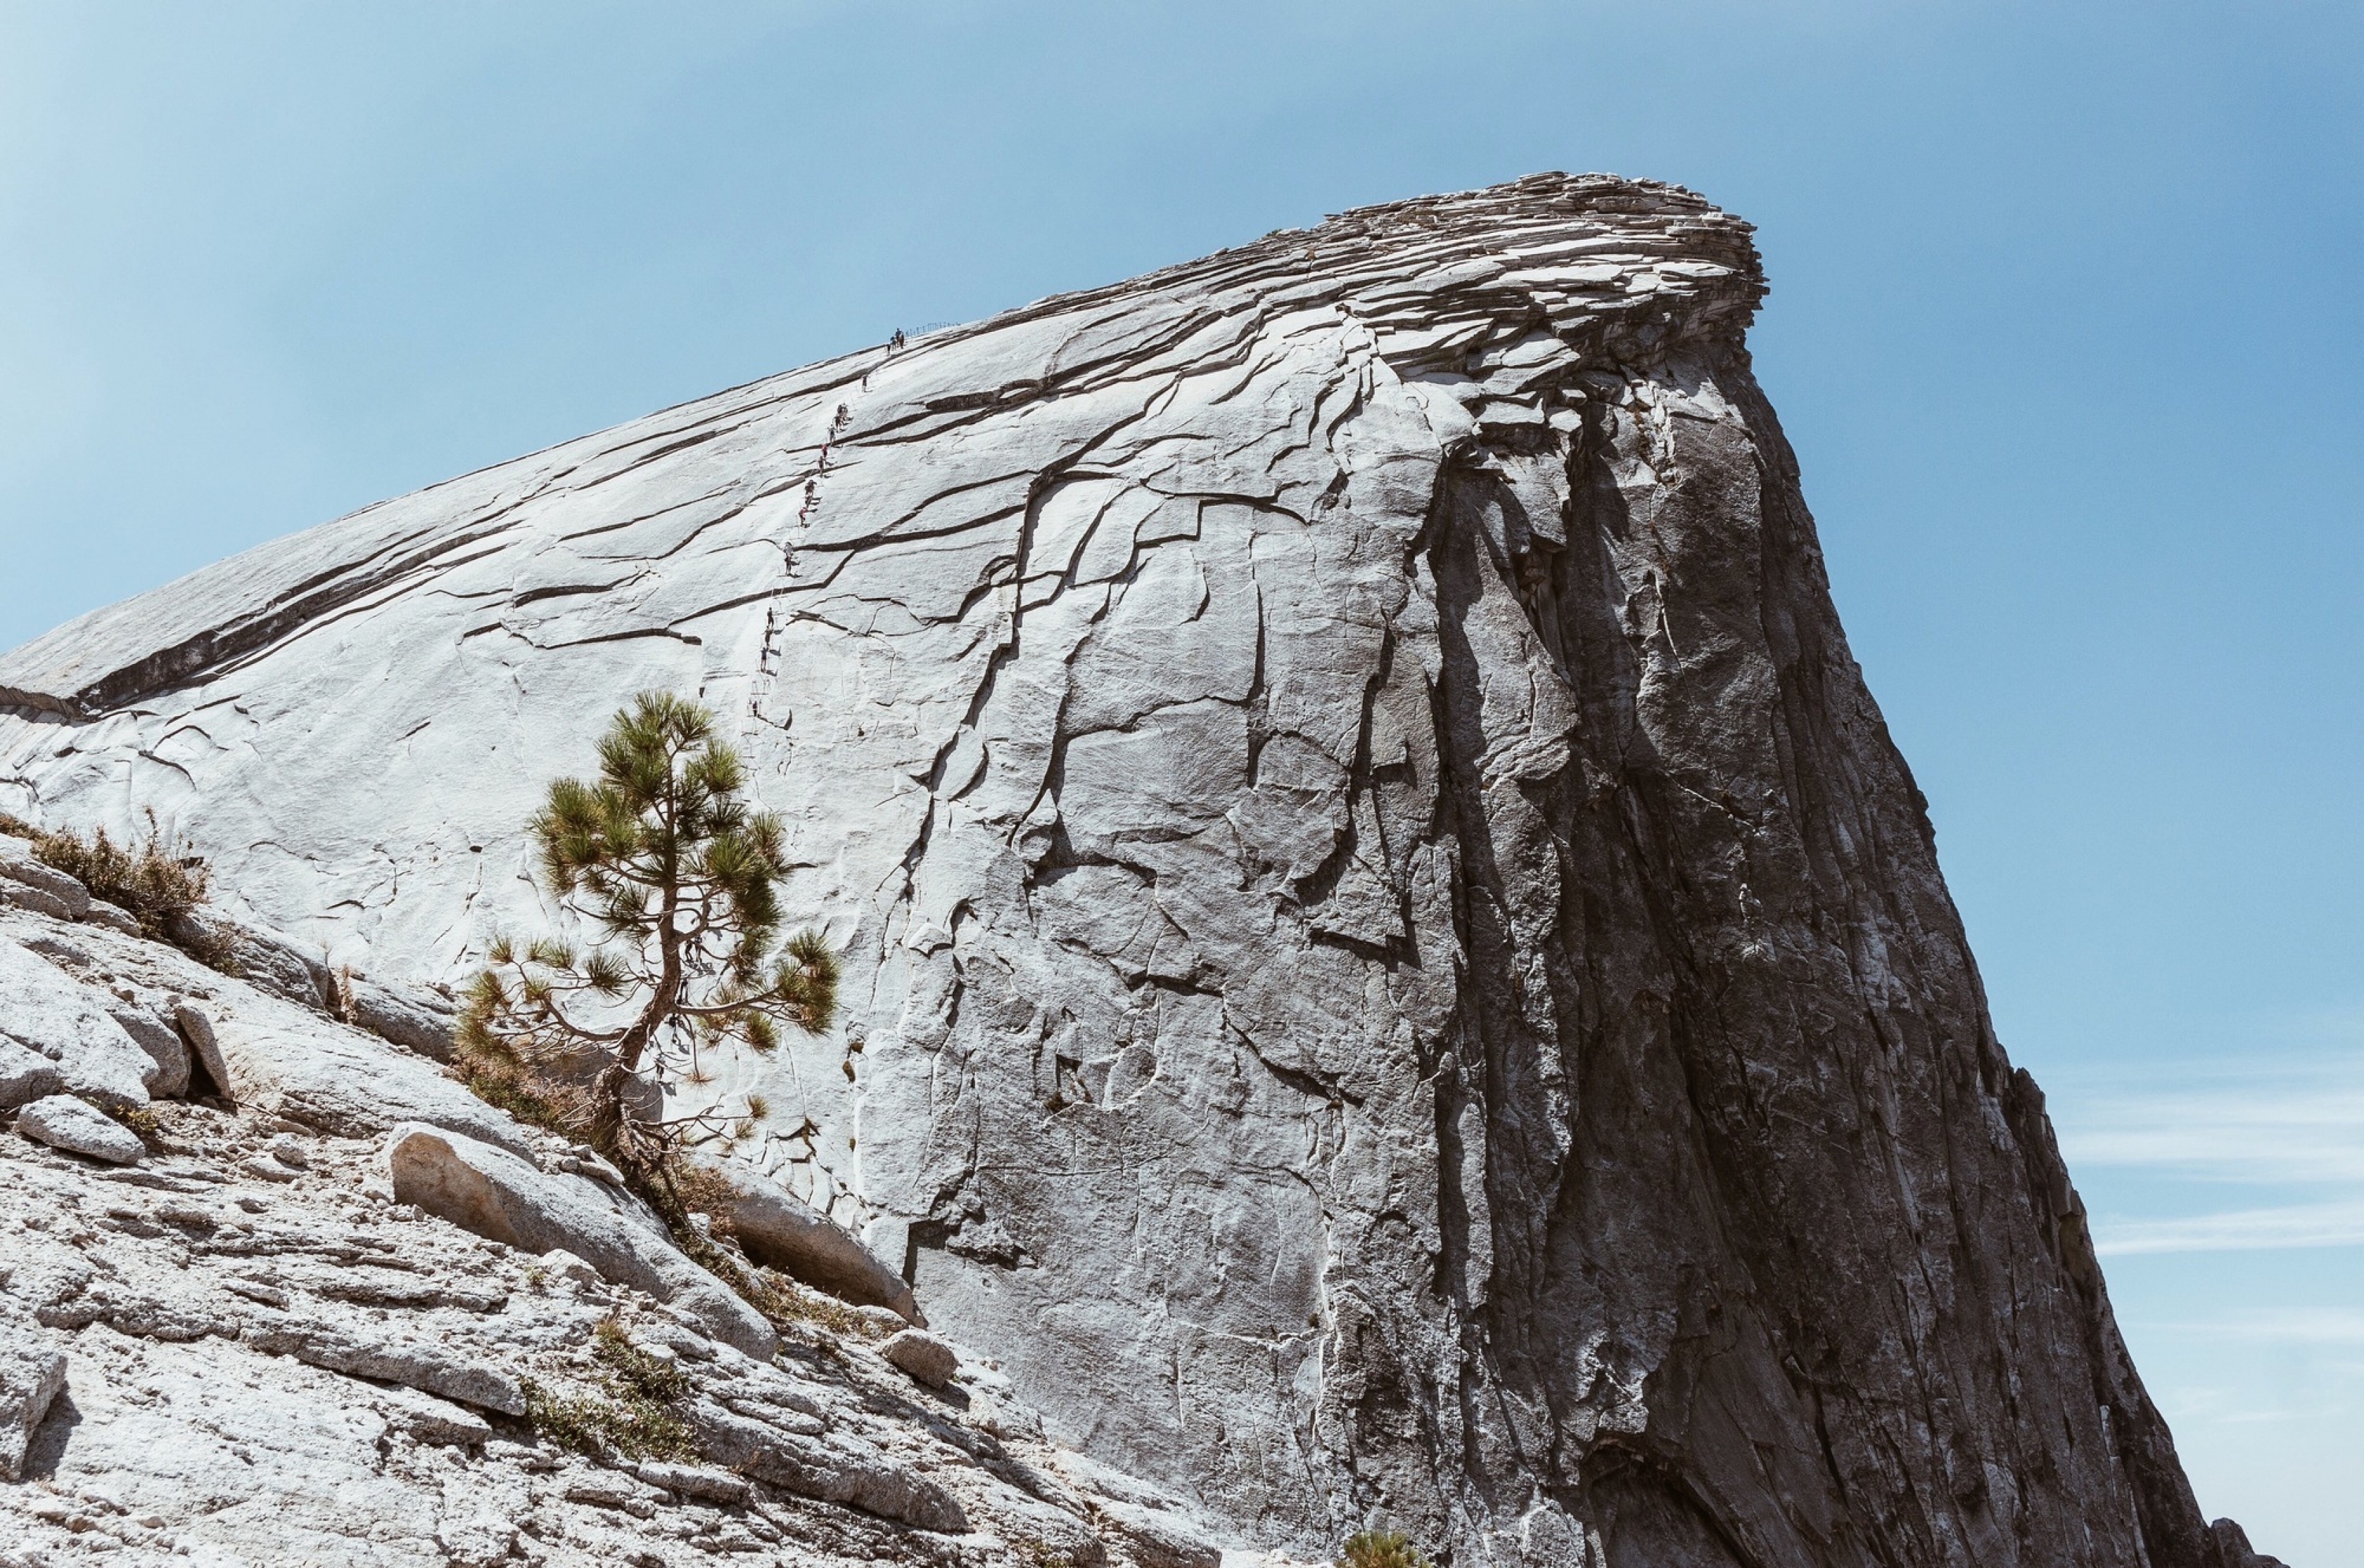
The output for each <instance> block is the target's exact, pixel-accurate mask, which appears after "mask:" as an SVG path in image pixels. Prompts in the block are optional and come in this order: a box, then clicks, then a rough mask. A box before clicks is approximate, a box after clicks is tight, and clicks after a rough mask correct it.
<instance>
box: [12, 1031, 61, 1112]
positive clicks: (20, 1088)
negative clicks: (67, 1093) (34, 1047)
mask: <svg viewBox="0 0 2364 1568" xmlns="http://www.w3.org/2000/svg"><path fill="white" fill-rule="evenodd" d="M63 1087H65V1078H64V1076H63V1075H62V1074H61V1073H59V1072H58V1064H57V1063H56V1062H52V1061H50V1059H49V1058H48V1057H46V1056H43V1055H41V1054H39V1052H38V1051H28V1050H27V1049H26V1048H25V1047H24V1046H21V1045H19V1044H17V1042H16V1041H15V1040H10V1039H9V1038H8V1037H7V1036H6V1035H5V1034H0V1111H8V1110H15V1109H16V1108H17V1106H21V1105H25V1104H27V1103H28V1102H30V1101H33V1100H38V1099H42V1098H44V1097H46V1096H48V1095H54V1094H56V1093H57V1092H58V1091H59V1090H60V1089H61V1088H63Z"/></svg>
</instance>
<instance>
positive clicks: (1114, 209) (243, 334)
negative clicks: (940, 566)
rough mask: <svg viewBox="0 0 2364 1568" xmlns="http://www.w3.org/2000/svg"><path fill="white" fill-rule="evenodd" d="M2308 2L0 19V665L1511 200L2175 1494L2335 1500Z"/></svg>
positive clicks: (2335, 354) (2328, 1524) (2343, 1393)
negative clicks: (1743, 599)
mask: <svg viewBox="0 0 2364 1568" xmlns="http://www.w3.org/2000/svg"><path fill="white" fill-rule="evenodd" d="M2359 105H2364V7H2359V6H2357V5H2355V4H2354V3H2353V0H2348V3H2345V4H2336V5H2335V4H2300V3H2290V4H2278V3H2274V0H2259V3H2256V4H2249V5H2243V6H2233V5H2189V4H2178V3H2175V0H2151V3H2147V4H2140V5H2132V4H2129V5H2079V4H2073V3H2071V4H2061V3H2053V4H2043V5H2036V4H2012V3H2008V0H2004V3H1995V0H1982V3H1967V0H1966V3H1959V4H1954V3H1945V0H1928V3H1923V4H1911V3H1891V4H1872V3H1869V0H1864V3H1859V4H1858V3H1850V0H1826V3H1818V4H1801V5H1784V4H1779V3H1770V4H1768V3H1756V4H1739V3H1718V0H1691V3H1679V0H1678V3H1654V4H1632V3H1627V4H1619V5H1598V4H1590V3H1586V0H1553V3H1551V4H1534V5H1526V4H1486V3H1483V0H1462V3H1460V4H1456V5H1451V6H1447V5H1443V4H1433V5H1411V4H1398V3H1393V0H1357V3H1355V4H1336V5H1314V4H1290V3H1288V0H1260V3H1258V4H1254V5H1233V4H1226V3H1221V0H1210V3H1203V4H1198V5H1192V6H1170V5H1158V4H1132V5H1109V4H1106V3H1102V4H1098V5H1082V4H1077V5H1043V4H1017V3H1009V4H991V3H984V0H970V3H968V4H962V5H921V4H898V3H894V0H873V3H871V4H866V5H855V4H811V5H796V4H787V3H777V4H772V5H766V6H733V5H730V4H725V3H721V0H708V3H705V4H701V5H698V6H655V5H645V6H621V5H598V4H593V3H588V0H585V3H580V4H574V5H570V6H540V5H533V4H528V3H525V0H505V3H504V4H503V5H501V6H483V5H480V4H467V5H446V6H437V5H432V4H410V5H406V6H398V7H396V6H377V7H362V6H298V5H289V6H255V5H244V4H237V3H234V0H209V3H208V4H207V5H206V6H160V5H152V4H150V5H139V6H131V5H115V4H107V3H104V0H77V3H72V4H68V3H66V0H58V3H56V4H38V5H28V4H21V3H13V0H0V562H5V566H0V644H6V643H13V642H16V641H18V640H21V639H23V638H25V637H28V636H30V635H32V634H33V633H35V632H37V631H39V630H40V629H42V628H46V627H47V626H49V625H50V624H52V623H53V622H55V621H57V620H60V619H62V618H64V617H67V616H69V615H71V614H72V613H74V612H77V611H80V610H82V609H85V608H88V607H90V606H94V605H97V604H101V603H104V602H106V601H108V600H111V599H114V598H117V597H119V596H121V595H125V594H128V593H130V592H132V591H134V590H136V589H139V588H143V587H147V586H150V585H151V584H156V583H159V582H162V581H164V580H165V579H167V578H170V577H172V576H173V575H176V574H178V573H181V572H184V571H186V570H188V569H190V568H192V567H195V566H197V565H200V564H202V563H203V562H206V561H209V560H212V559H215V558H216V557H218V556H221V555H224V554H227V553H229V551H231V550H236V549H239V548H240V547H241V546H244V545H248V544H251V543H254V542H256V541H259V540H262V539H267V538H270V537H272V536H273V535H276V534H280V533H284V532H286V531H289V530H291V529H293V528H298V527H301V526H304V525H306V524H308V523H311V522H316V521H318V520H321V519H323V518H326V517H331V516H333V515H336V514H338V513H340V512H343V511H346V510H348V509H350V508H351V507H353V506H359V505H362V504H363V503H366V502H369V501H372V500H375V499H378V498H379V497H382V496H385V495H391V494H395V493H396V492H399V491H402V490H405V489H408V488H411V487H414V486H416V485H418V484H425V483H428V482H430V481H433V480H436V479H440V478H442V477H444V476H446V475H449V474H451V473H456V472H459V471H462V470H464V469H468V468H471V467H474V466H476V465H479V464H482V463H485V462H492V461H496V460H498V459H501V458H504V457H508V456H511V455H514V454H516V453H519V452H521V451H525V450H530V449H531V448H534V447H537V446H540V445H542V444H545V443H547V442H550V441H552V440H555V439H560V438H563V437H566V436H570V435H574V434H577V433H579V432H582V431H585V430H588V429H592V428H597V427H600V426H603V425H606V424H609V423H612V422H614V421H616V420H619V419H622V418H625V417H630V416H632V415H635V414H638V413H641V412H644V411H646V410H648V409H650V408H652V407H656V406H662V405H663V404H667V403H671V402H674V401H677V400H679V399H682V398H685V397H689V396H693V395H697V394H700V393H704V392H708V391H711V390H714V389H716V388H719V387H721V386H724V385H726V384H732V383H736V382H741V381H745V380H748V379H751V378H753V377H755V376H758V375H762V374H764V373H769V372H772V371H775V370H780V369H784V368H786V367H788V366H791V365H795V364H797V363H801V362H803V361H808V360H812V359H816V358H820V357H821V356H823V355H826V354H830V353H833V352H836V351H838V350H843V349H847V348H851V347H853V346H856V345H859V344H863V343H867V342H871V341H875V340H877V339H882V338H884V337H885V336H886V335H887V333H888V332H889V331H891V330H892V329H894V328H897V327H903V328H917V327H920V326H923V325H927V324H931V323H935V322H940V321H950V320H960V319H965V318H969V317H976V316H979V315H983V314H986V313H987V312H989V311H992V310H994V309H997V308H999V307H1001V306H1008V305H1012V304H1016V303H1019V302H1021V301H1023V300H1026V299H1029V298H1032V297H1035V296H1038V295H1043V294H1047V293H1051V292H1054V291H1055V290H1058V289H1064V288H1068V287H1074V286H1078V285H1084V284H1096V283H1101V282H1106V281H1109V280H1112V279H1115V278H1119V277H1122V276H1125V275H1128V274H1130V273H1132V272H1139V271H1142V270H1144V269H1146V268H1149V267H1152V266H1155V265H1158V264H1161V263H1164V262H1167V261H1176V260H1180V259H1183V258H1186V257H1189V256H1193V255H1197V254H1199V253H1201V252H1203V251H1206V250H1210V249H1212V248H1214V247H1216V246H1219V245H1223V244H1228V243H1232V242H1234V241H1237V240H1241V239H1248V238H1252V237H1254V236H1255V235H1257V234H1260V233H1262V232H1264V231H1265V230H1266V229H1270V228H1277V227H1282V226H1286V225H1293V224H1301V223H1306V222H1310V221H1312V220H1314V219H1316V218H1318V217H1320V216H1321V215H1322V214H1323V213H1325V212H1331V211H1335V210H1337V209H1339V208H1341V207H1344V206H1351V205H1355V204H1356V203H1361V202H1368V201H1375V200H1382V199H1386V198H1388V197H1393V196H1402V195H1413V194H1416V193H1419V192H1422V191H1430V190H1439V189H1456V188H1463V187H1466V186H1470V185H1475V184H1481V183H1489V182H1491V181H1495V180H1499V179H1504V178H1509V177H1511V176H1514V175H1517V174H1520V173H1523V172H1529V171H1532V170H1535V169H1544V168H1566V169H1579V170H1580V169H1612V170H1617V171H1620V172H1627V173H1634V174H1650V175H1656V176H1660V177H1663V178H1667V179H1673V180H1678V181H1680V182H1682V183H1687V184H1689V185H1692V186H1694V187H1695V188H1697V189H1699V190H1701V191H1703V192H1705V193H1706V194H1707V195H1710V196H1711V197H1712V198H1713V199H1715V200H1716V201H1718V202H1721V203H1723V205H1725V206H1729V207H1731V208H1732V209H1734V211H1737V212H1740V213H1742V214H1744V215H1745V216H1747V217H1750V218H1752V219H1754V220H1755V221H1756V223H1757V224H1758V225H1759V227H1760V243H1761V244H1762V247H1763V249H1764V250H1765V253H1766V257H1767V263H1768V266H1769V269H1770V272H1771V275H1772V281H1773V294H1772V296H1771V298H1770V300H1769V301H1768V302H1767V306H1766V309H1765V313H1764V316H1763V318H1762V321H1761V323H1760V325H1759V327H1758V328H1757V331H1756V337H1755V342H1756V351H1757V357H1758V368H1759V373H1760V375H1761V376H1762V379H1763V380H1764V382H1765V384H1766V385H1767V389H1768V390H1769V392H1770V393H1771V395H1772V396H1773V398H1774V401H1775V403H1776V404H1777V406H1779V408H1780V410H1781V412H1782V415H1783V417H1784V419H1785V420H1786V422H1787V424H1788V426H1789V428H1790V434H1791V436H1792V438H1793V439H1794V440H1795V442H1796V444H1797V446H1798V449H1799V451H1800V454H1801V459H1802V461H1803V463H1804V465H1805V473H1806V484H1807V492H1808V496H1809V499H1810V500H1811V501H1812V503H1813V505H1814V507H1815V510H1816V512H1817V514H1818V516H1819V517H1820V519H1821V523H1822V527H1823V538H1824V542H1825V544H1826V546H1827V549H1828V552H1829V558H1830V564H1831V572H1832V576H1833V580H1834V587H1835V590H1836V593H1837V595H1838V600H1839V606H1840V609H1841V612H1842V614H1843V615H1844V616H1845V619H1846V622H1847V626H1848V628H1849V631H1850V634H1851V636H1852V638H1853V641H1854V645H1855V649H1856V652H1857V656H1858V657H1859V658H1860V660H1861V661H1862V663H1863V665H1864V668H1865V671H1866V673H1867V674H1868V678H1869V680H1870V682H1871V685H1872V688H1873V691H1874V692H1875V694H1876V695H1878V696H1879V700H1880V702H1881V704H1882V705H1883V706H1884V707H1885V709H1886V711H1887V713H1888V715H1889V717H1890V722H1891V724H1892V726H1893V728H1894V730H1895V732H1896V735H1897V738H1898V740H1899V741H1900V742H1901V744H1902V746H1903V748H1904V750H1905V752H1906V754H1907V755H1908V756H1909V757H1910V758H1911V760H1912V763H1913V765H1914V768H1915V769H1916V771H1917V773H1918V774H1919V776H1920V779H1921V782H1922V784H1923V786H1924V789H1925V790H1926V791H1927V793H1928V795H1929V796H1930V798H1931V801H1932V803H1933V812H1934V815H1935V820H1936V823H1937V827H1938V833H1939V846H1940V850H1941V852H1942V853H1943V855H1944V857H1945V862H1946V871H1947V873H1948V875H1949V877H1950V878H1951V881H1952V884H1953V886H1954V889H1955V891H1956V894H1957V897H1958V898H1959V900H1960V902H1961V905H1962V906H1963V910H1964V913H1965V915H1966V916H1967V917H1968V922H1969V927H1970V934H1971V939H1972V941H1973V943H1974V945H1975V947H1976V949H1977V951H1978V952H1979V958H1980V961H1981V962H1982V965H1983V967H1984V971H1985V974H1986V977H1987V981H1988V984H1989V988H1990V993H1991V995H1992V1000H1993V1004H1994V1008H1995V1014H1996V1018H1997V1021H1998V1025H1999V1027H2000V1029H2001V1030H2002V1036H2003V1039H2004V1041H2005V1043H2006V1045H2007V1046H2008V1047H2009V1048H2010V1049H2011V1051H2013V1055H2014V1057H2015V1058H2016V1059H2017V1060H2018V1061H2020V1062H2023V1063H2024V1064H2026V1065H2028V1066H2030V1067H2031V1068H2033V1069H2034V1070H2035V1072H2036V1073H2037V1074H2038V1076H2039V1077H2040V1078H2041V1079H2042V1080H2043V1081H2044V1082H2045V1084H2046V1086H2047V1088H2048V1090H2049V1091H2050V1093H2051V1095H2052V1101H2053V1106H2054V1110H2055V1114H2056V1117H2057V1120H2058V1122H2059V1124H2060V1128H2061V1132H2062V1138H2063V1142H2064V1145H2065V1147H2066V1148H2067V1150H2068V1151H2069V1156H2070V1159H2071V1162H2072V1165H2073V1167H2074V1169H2075V1171H2076V1173H2077V1175H2078V1178H2079V1181H2080V1185H2081V1187H2082V1189H2083V1191H2084V1193H2085V1195H2086V1197H2087V1200H2088V1202H2089V1204H2090V1205H2091V1207H2092V1209H2093V1210H2094V1213H2095V1215H2096V1217H2097V1230H2098V1233H2099V1235H2100V1237H2101V1238H2102V1243H2103V1246H2104V1248H2105V1250H2106V1251H2107V1252H2108V1257H2107V1263H2108V1268H2109V1274H2110V1279H2111V1284H2112V1288H2113V1294H2114V1296H2115V1299H2116V1301H2117V1304H2118V1308H2119V1312H2120V1316H2121V1318H2122V1319H2123V1320H2124V1324H2125V1328H2126V1331H2127V1337H2128V1339H2129V1340H2130V1341H2131V1342H2132V1344H2133V1345H2134V1347H2135V1352H2136V1355H2137V1358H2138V1360H2139V1362H2140V1363H2141V1365H2142V1368H2143V1370H2144V1373H2145V1374H2146V1376H2147V1380H2148V1382H2149V1384H2150V1385H2151V1387H2152V1389H2153V1391H2154V1392H2155V1393H2156V1394H2157V1395H2158V1397H2159V1399H2160V1401H2161V1403H2162V1404H2163V1405H2164V1406H2165V1407H2166V1408H2167V1410H2168V1412H2169V1417H2170V1418H2171V1419H2172V1421H2173V1422H2174V1426H2175V1430H2176V1435H2177V1438H2178V1440H2179V1443H2180V1447H2181V1449H2182V1451H2183V1452H2184V1454H2185V1456H2186V1459H2187V1462H2188V1463H2189V1465H2190V1467H2191V1473H2192V1475H2193V1479H2194V1482H2195V1484H2196V1485H2197V1487H2198V1490H2199V1492H2200V1496H2201V1500H2202V1506H2203V1507H2206V1508H2207V1509H2208V1510H2209V1511H2210V1512H2212V1513H2222V1512H2230V1513H2233V1514H2235V1515H2236V1516H2238V1517H2239V1518H2242V1519H2243V1520H2244V1521H2245V1522H2246V1523H2247V1525H2248V1526H2249V1528H2250V1529H2251V1532H2252V1534H2253V1535H2254V1536H2255V1538H2256V1539H2257V1540H2258V1543H2259V1544H2260V1546H2262V1547H2264V1548H2265V1549H2266V1550H2269V1551H2278V1552H2280V1553H2281V1554H2282V1555H2284V1556H2286V1557H2288V1558H2290V1559H2291V1560H2292V1562H2293V1563H2295V1564H2297V1565H2298V1568H2327V1565H2328V1564H2331V1563H2334V1562H2339V1561H2342V1560H2343V1558H2344V1557H2345V1556H2346V1554H2347V1552H2348V1551H2350V1550H2351V1549H2352V1542H2351V1540H2350V1536H2351V1534H2352V1529H2351V1528H2350V1527H2349V1526H2348V1524H2347V1520H2346V1518H2345V1517H2344V1515H2345V1512H2346V1508H2347V1502H2348V1500H2349V1498H2350V1497H2351V1496H2352V1495H2353V1492H2354V1486H2355V1481H2356V1478H2357V1477H2358V1475H2364V965H2360V964H2359V963H2358V955H2359V951H2364V828H2359V826H2358V819H2359V814H2358V798H2359V797H2358V788H2357V781H2358V773H2359V765H2364V616H2359V615H2358V606H2364V528H2359V527H2358V523H2359V511H2364V502H2359V499H2358V497H2359V495H2364V484H2359V480H2364V391H2359V378H2358V373H2357V364H2358V350H2359V348H2364V341H2360V339H2364V330H2359V328H2364V289H2359V288H2358V286H2357V279H2358V255H2359V252H2364V244H2359V241H2364V110H2359V108H2358V106H2359Z"/></svg>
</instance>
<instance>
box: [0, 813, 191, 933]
mask: <svg viewBox="0 0 2364 1568" xmlns="http://www.w3.org/2000/svg"><path fill="white" fill-rule="evenodd" d="M0 833H6V834H7V835H8V836H10V837H11V838H17V839H23V840H27V841H28V843H29V844H30V845H31V846H32V851H33V855H34V858H35V859H37V860H39V862H41V863H42V864H44V865H47V866H50V867H52V868H54V869H56V870H58V871H61V872H63V873H66V874H67V875H68V876H71V877H72V878H74V879H75V880H76V881H78V882H80V883H81V884H83V885H84V887H85V888H87V889H89V890H90V895H91V896H92V897H93V898H96V899H100V900H102V901H104V902H106V903H107V904H111V905H113V906H116V907H117V908H118V909H120V910H122V911H124V912H125V913H126V914H128V915H129V916H130V917H132V918H133V919H134V920H136V921H138V922H139V931H140V934H141V935H143V936H145V937H148V938H149V939H150V940H154V941H160V942H170V943H172V944H173V946H175V947H177V948H179V949H181V951H184V952H185V953H187V954H188V955H189V956H190V957H192V958H194V959H195V960H197V961H198V962H201V963H203V964H206V966H207V967H209V968H213V969H217V970H220V971H222V972H223V973H235V972H236V966H235V964H234V963H233V962H232V959H231V954H230V951H229V943H228V942H227V940H225V939H224V938H223V936H222V934H221V933H220V932H219V930H218V929H216V928H214V927H212V926H210V925H208V924H206V923H205V922H202V921H191V920H189V919H188V918H187V917H188V916H189V915H190V914H191V913H193V912H194V911H195V910H196V909H197V908H198V906H201V905H203V904H204V903H205V902H206V892H207V884H208V883H209V881H210V879H211V873H210V872H209V870H208V868H207V867H206V862H205V860H204V858H203V857H202V856H199V855H197V854H195V853H193V852H192V851H190V850H189V847H188V846H187V845H186V844H184V843H181V842H179V841H178V840H173V839H168V838H167V837H166V836H165V833H164V830H163V828H162V827H161V826H159V825H158V823H157V821H156V814H155V813H154V812H152V811H151V812H150V813H149V814H148V833H147V837H145V838H144V839H142V840H139V842H138V843H135V844H118V843H117V842H116V841H115V840H113V839H112V838H110V837H108V835H107V831H106V828H94V829H93V830H92V831H91V833H90V835H89V836H88V837H87V838H85V837H84V836H83V835H82V834H79V833H75V832H72V831H50V830H47V829H43V828H36V827H34V826H33V825H32V824H31V823H29V822H27V821H26V820H25V819H24V818H22V817H12V816H9V815H7V814H6V813H0Z"/></svg>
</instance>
